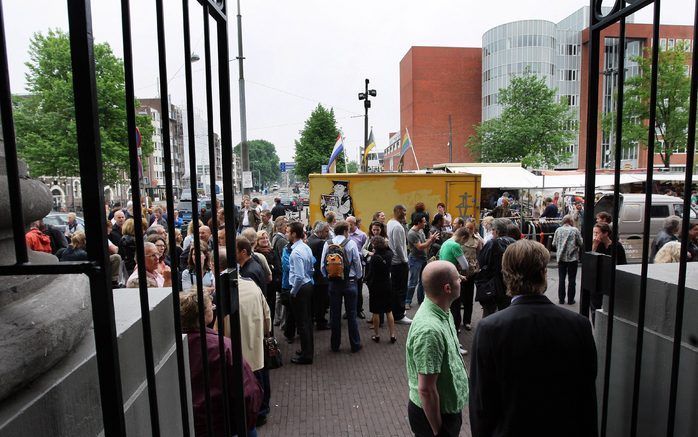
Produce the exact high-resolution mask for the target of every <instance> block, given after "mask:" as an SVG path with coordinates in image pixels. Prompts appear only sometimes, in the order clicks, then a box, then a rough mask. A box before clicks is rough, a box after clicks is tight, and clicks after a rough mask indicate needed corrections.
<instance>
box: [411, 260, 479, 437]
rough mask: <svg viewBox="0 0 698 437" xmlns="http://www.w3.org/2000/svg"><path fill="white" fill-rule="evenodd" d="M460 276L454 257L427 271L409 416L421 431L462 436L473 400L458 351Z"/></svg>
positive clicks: (414, 337) (415, 323)
mask: <svg viewBox="0 0 698 437" xmlns="http://www.w3.org/2000/svg"><path fill="white" fill-rule="evenodd" d="M460 281H461V278H460V275H459V274H458V271H457V270H456V267H455V266H454V265H453V264H452V263H450V262H448V261H434V262H431V263H429V264H428V265H427V266H426V268H425V269H424V272H423V273H422V282H423V284H424V291H425V294H426V299H425V300H424V303H423V304H422V305H421V306H420V307H419V310H418V311H417V314H416V315H415V317H414V319H413V320H412V325H411V326H410V331H409V334H408V335H407V360H406V361H407V379H408V385H409V396H410V401H409V404H408V406H407V416H408V419H409V421H410V427H411V428H412V432H414V434H415V436H417V437H422V436H458V434H459V433H460V428H461V424H462V422H463V419H462V414H461V412H462V410H463V407H464V406H465V404H466V402H467V401H468V375H467V374H466V373H465V363H464V362H463V358H462V357H461V355H460V354H459V353H458V337H457V335H456V328H455V326H454V324H453V316H452V315H451V312H450V307H451V302H453V301H454V300H455V299H457V298H458V296H459V295H460Z"/></svg>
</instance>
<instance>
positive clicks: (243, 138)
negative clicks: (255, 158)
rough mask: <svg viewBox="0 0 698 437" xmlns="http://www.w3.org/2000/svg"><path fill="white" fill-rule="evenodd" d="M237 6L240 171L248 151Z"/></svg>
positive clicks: (247, 163)
mask: <svg viewBox="0 0 698 437" xmlns="http://www.w3.org/2000/svg"><path fill="white" fill-rule="evenodd" d="M237 6H238V15H237V21H238V56H237V60H238V70H239V79H238V84H239V91H240V161H241V164H242V171H243V172H246V171H250V152H249V145H248V144H247V109H246V104H245V73H244V69H243V61H244V59H245V57H244V56H243V54H242V15H241V14H240V0H238V2H237ZM243 191H244V193H245V194H249V192H250V189H249V188H243Z"/></svg>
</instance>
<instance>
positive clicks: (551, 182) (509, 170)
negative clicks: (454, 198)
mask: <svg viewBox="0 0 698 437" xmlns="http://www.w3.org/2000/svg"><path fill="white" fill-rule="evenodd" d="M433 171H437V172H439V171H443V172H446V173H470V174H477V175H480V176H481V180H482V182H481V187H482V188H501V189H521V188H538V189H545V188H583V187H584V186H585V180H586V178H585V175H584V173H583V172H578V171H571V172H568V171H550V172H547V171H544V172H543V175H542V176H538V175H536V174H534V173H532V172H530V171H528V170H526V169H525V168H523V167H521V164H520V163H518V162H496V163H471V162H468V163H444V164H436V165H434V166H433ZM426 172H429V170H426ZM685 177H686V175H685V173H682V172H656V173H655V174H654V175H653V177H652V178H653V180H654V181H656V182H665V181H674V182H683V181H684V180H685ZM614 179H615V177H614V175H613V174H607V173H602V174H597V175H596V179H595V183H594V185H595V186H596V187H610V186H613V185H614V183H615V180H614ZM645 179H646V174H645V173H622V174H621V175H620V183H621V184H632V183H642V182H645ZM693 182H694V183H698V175H694V176H693Z"/></svg>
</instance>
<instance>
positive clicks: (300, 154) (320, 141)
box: [293, 104, 344, 179]
mask: <svg viewBox="0 0 698 437" xmlns="http://www.w3.org/2000/svg"><path fill="white" fill-rule="evenodd" d="M300 135H301V137H300V139H299V140H296V142H295V143H296V154H295V156H294V157H293V159H294V161H295V162H296V167H295V172H296V175H297V176H299V177H301V178H303V179H307V178H308V175H309V174H310V173H320V171H322V166H323V165H326V164H327V162H328V161H329V160H330V155H332V149H333V148H334V144H335V142H337V136H338V135H339V130H338V129H337V122H336V120H335V118H334V110H332V109H330V110H327V109H325V107H324V106H322V105H321V104H318V105H317V108H315V109H314V110H313V112H312V113H311V114H310V117H309V118H308V119H307V120H306V121H305V127H304V128H303V130H302V131H300ZM337 171H338V172H342V171H344V153H343V152H342V153H341V154H340V155H339V156H338V157H337Z"/></svg>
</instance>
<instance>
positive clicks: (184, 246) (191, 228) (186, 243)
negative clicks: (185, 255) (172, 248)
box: [182, 220, 204, 250]
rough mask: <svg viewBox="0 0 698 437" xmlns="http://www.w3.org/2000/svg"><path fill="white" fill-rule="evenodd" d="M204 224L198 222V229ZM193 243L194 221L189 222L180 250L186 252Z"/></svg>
mask: <svg viewBox="0 0 698 437" xmlns="http://www.w3.org/2000/svg"><path fill="white" fill-rule="evenodd" d="M203 225H204V222H202V221H201V220H199V227H201V226H203ZM193 242H194V220H192V221H190V222H189V226H187V236H186V237H184V242H183V243H182V250H187V248H188V247H189V246H190V245H191V244H192V243H193Z"/></svg>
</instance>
